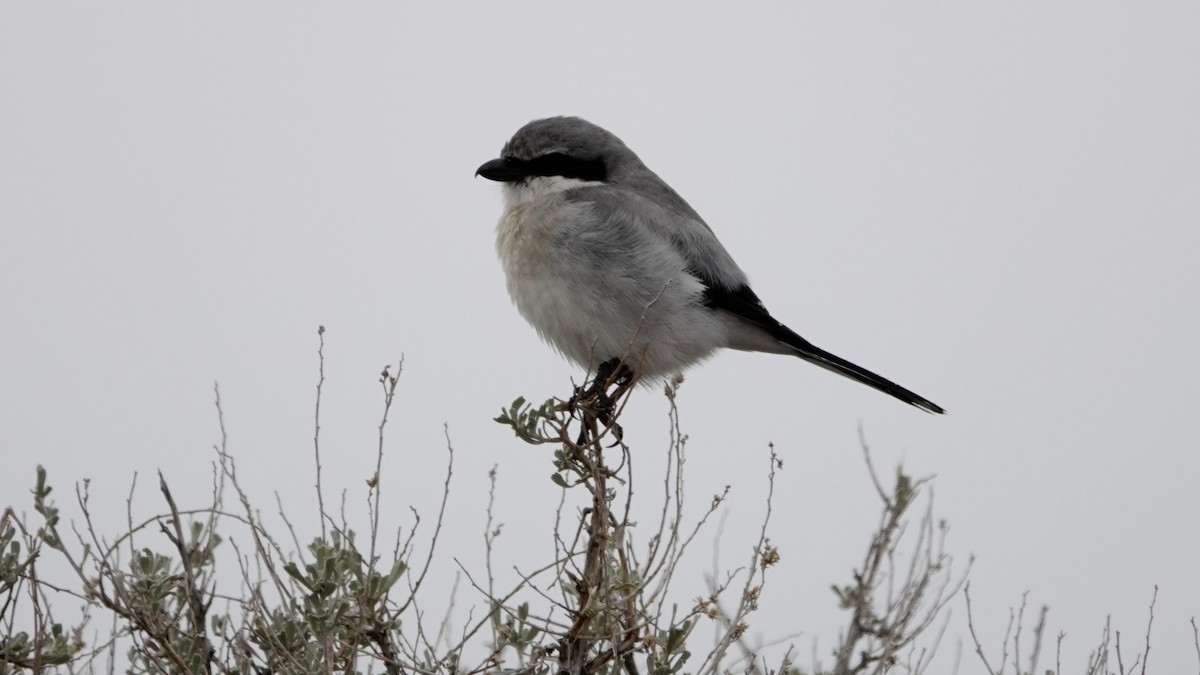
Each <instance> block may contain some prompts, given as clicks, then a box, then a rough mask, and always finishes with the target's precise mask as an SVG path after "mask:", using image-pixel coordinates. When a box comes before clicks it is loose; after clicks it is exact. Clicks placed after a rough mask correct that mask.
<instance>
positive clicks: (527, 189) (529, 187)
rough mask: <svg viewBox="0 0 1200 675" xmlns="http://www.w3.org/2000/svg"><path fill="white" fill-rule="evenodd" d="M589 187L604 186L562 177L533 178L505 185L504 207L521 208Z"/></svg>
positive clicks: (593, 182) (590, 181) (591, 181)
mask: <svg viewBox="0 0 1200 675" xmlns="http://www.w3.org/2000/svg"><path fill="white" fill-rule="evenodd" d="M587 185H603V183H601V182H600V181H593V180H580V179H578V178H564V177H562V176H533V177H531V178H526V179H525V180H522V181H517V182H516V183H505V184H504V205H505V206H507V207H508V208H510V209H511V208H513V207H514V206H520V205H521V204H525V203H528V202H532V201H537V200H539V199H541V198H543V197H551V196H553V195H556V194H558V193H560V192H566V191H567V190H573V189H575V188H578V187H584V186H587Z"/></svg>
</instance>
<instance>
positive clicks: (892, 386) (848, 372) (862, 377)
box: [783, 331, 946, 415]
mask: <svg viewBox="0 0 1200 675" xmlns="http://www.w3.org/2000/svg"><path fill="white" fill-rule="evenodd" d="M789 332H791V331H789ZM792 335H795V336H796V337H797V338H800V341H801V342H803V345H802V346H801V345H798V344H795V343H794V342H793V341H792V340H784V341H783V342H784V343H786V344H787V345H788V346H790V347H792V348H793V349H795V350H796V356H799V357H800V358H802V359H804V360H805V361H808V362H809V363H815V364H816V365H818V366H821V367H822V368H824V369H826V370H831V371H833V372H835V373H837V374H838V375H844V376H846V377H848V378H850V379H852V380H854V381H856V382H862V383H863V384H865V385H867V386H868V387H872V388H875V389H878V390H879V391H882V392H883V393H885V394H888V395H890V396H894V397H895V398H898V399H900V400H901V401H904V402H905V403H907V404H909V405H912V406H916V407H918V408H920V409H921V410H925V411H928V412H931V413H937V414H939V415H940V414H942V413H944V412H946V411H945V410H944V409H943V408H942V407H941V406H940V405H938V404H936V403H934V402H933V401H930V400H929V399H927V398H924V397H921V396H917V395H916V394H914V393H912V392H911V391H909V390H907V389H905V388H904V387H901V386H900V385H898V384H896V383H895V382H892V381H891V380H889V379H887V378H886V377H882V376H880V375H876V374H875V373H872V372H871V371H869V370H867V369H866V368H863V367H862V366H859V365H856V364H853V363H850V362H849V361H847V360H846V359H843V358H842V357H840V356H837V355H834V354H830V353H829V352H827V351H825V350H824V349H821V348H820V347H817V346H815V345H813V344H812V343H811V342H809V341H808V340H805V339H804V338H801V337H800V336H799V335H796V334H795V333H792Z"/></svg>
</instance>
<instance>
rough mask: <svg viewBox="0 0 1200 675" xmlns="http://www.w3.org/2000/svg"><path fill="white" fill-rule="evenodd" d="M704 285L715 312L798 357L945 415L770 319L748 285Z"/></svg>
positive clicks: (914, 404)
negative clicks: (761, 332) (764, 333)
mask: <svg viewBox="0 0 1200 675" xmlns="http://www.w3.org/2000/svg"><path fill="white" fill-rule="evenodd" d="M697 277H698V278H700V279H704V276H703V275H701V274H698V273H697ZM705 283H706V284H708V286H707V287H706V288H705V289H704V303H705V304H706V305H708V306H709V307H714V308H716V309H723V310H725V311H726V312H729V313H731V314H733V315H735V316H738V317H740V318H742V319H745V320H746V321H749V322H750V323H753V324H755V325H757V326H759V327H760V328H762V329H763V330H765V331H767V333H768V334H769V335H770V336H771V337H773V338H775V339H776V340H779V341H780V342H782V343H783V344H785V345H787V346H789V347H791V348H792V349H794V350H796V356H799V357H800V358H802V359H804V360H805V361H808V362H810V363H815V364H817V365H818V366H821V367H822V368H825V369H826V370H832V371H833V372H835V373H837V374H839V375H845V376H846V377H848V378H850V379H852V380H856V381H858V382H862V383H863V384H865V385H867V386H868V387H873V388H875V389H878V390H879V391H882V392H883V393H885V394H889V395H891V396H894V397H896V398H898V399H900V400H901V401H904V402H905V403H907V404H909V405H912V406H916V407H918V408H920V409H921V410H926V411H928V412H931V413H937V414H939V415H940V414H942V413H944V412H946V411H945V410H944V409H943V408H942V407H941V406H940V405H938V404H936V403H934V402H933V401H930V400H929V399H927V398H922V397H920V396H917V395H916V394H914V393H912V392H911V391H909V390H907V389H905V388H904V387H901V386H900V385H898V384H896V383H895V382H892V381H891V380H889V379H887V378H886V377H880V376H879V375H876V374H875V373H872V372H871V371H869V370H867V369H866V368H863V367H861V366H857V365H855V364H853V363H850V362H849V361H847V360H846V359H843V358H842V357H840V356H834V355H833V354H830V353H829V352H827V351H825V350H824V349H821V348H820V347H817V346H816V345H814V344H813V343H811V342H809V341H808V340H805V339H804V338H802V337H800V336H799V335H798V334H797V333H796V331H794V330H792V329H791V328H788V327H787V326H785V325H783V324H782V323H779V321H777V320H776V319H775V317H773V316H771V314H770V313H769V312H768V311H767V308H766V307H764V306H763V304H762V301H761V300H759V299H758V296H757V295H755V294H754V291H752V290H750V287H749V286H742V287H740V288H737V289H734V290H729V289H726V288H722V287H721V286H719V285H717V284H711V283H709V282H707V281H706V282H705Z"/></svg>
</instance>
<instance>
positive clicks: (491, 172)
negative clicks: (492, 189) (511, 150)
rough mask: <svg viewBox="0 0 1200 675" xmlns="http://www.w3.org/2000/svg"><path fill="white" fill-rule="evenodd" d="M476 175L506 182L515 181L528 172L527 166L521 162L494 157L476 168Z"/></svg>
mask: <svg viewBox="0 0 1200 675" xmlns="http://www.w3.org/2000/svg"><path fill="white" fill-rule="evenodd" d="M475 175H476V176H483V177H484V178H486V179H488V180H494V181H500V182H504V183H515V182H517V181H519V180H521V179H522V178H525V176H527V175H528V172H527V171H525V167H523V166H521V163H520V162H516V161H514V160H511V159H504V158H500V159H493V160H492V161H490V162H487V163H486V164H484V165H483V166H481V167H479V168H478V169H476V170H475Z"/></svg>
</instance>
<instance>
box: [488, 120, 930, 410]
mask: <svg viewBox="0 0 1200 675" xmlns="http://www.w3.org/2000/svg"><path fill="white" fill-rule="evenodd" d="M476 175H479V176H483V177H484V178H487V179H490V180H494V181H499V182H500V183H502V184H503V188H504V202H505V205H504V214H503V215H502V216H501V218H500V223H499V225H498V226H497V237H496V248H497V249H498V251H499V254H500V261H501V263H502V264H503V266H504V275H505V279H506V281H507V285H508V293H509V295H510V296H512V299H513V302H514V303H515V304H516V306H517V310H518V311H520V313H521V315H522V316H523V317H525V319H526V320H527V321H528V322H529V323H530V324H532V325H533V327H534V328H535V329H537V331H538V333H539V334H540V335H541V336H542V338H543V339H544V340H546V341H547V342H549V343H550V344H551V345H553V346H554V347H555V348H556V349H558V350H559V351H560V352H562V354H563V355H565V356H566V357H567V358H569V359H570V360H572V361H574V362H576V363H578V364H579V365H581V366H584V367H586V368H589V369H592V370H594V371H596V372H597V373H598V374H600V375H608V374H612V373H614V372H621V373H624V374H626V375H632V374H636V375H637V376H638V377H640V378H651V379H655V378H663V377H668V376H671V375H673V374H674V373H677V372H680V371H682V370H683V369H684V368H686V367H688V366H690V365H692V364H694V363H697V362H699V361H702V360H704V359H706V358H708V357H709V356H711V355H712V354H713V353H714V352H715V351H716V350H718V349H720V348H722V347H728V348H730V349H740V350H744V351H751V352H767V353H771V354H791V355H793V356H798V357H800V358H802V359H804V360H805V361H808V362H810V363H814V364H816V365H818V366H821V367H822V368H825V369H827V370H831V371H833V372H835V373H838V374H839V375H844V376H846V377H848V378H850V379H852V380H856V381H858V382H861V383H863V384H865V385H867V386H870V387H874V388H875V389H878V390H879V391H882V392H884V393H886V394H890V395H892V396H894V397H896V398H898V399H900V400H901V401H904V402H905V403H908V404H911V405H914V406H916V407H918V408H921V409H922V410H927V411H929V412H933V413H942V412H945V411H944V410H943V409H942V408H941V407H940V406H938V405H936V404H934V403H933V402H931V401H929V400H928V399H925V398H922V397H921V396H918V395H916V394H914V393H913V392H911V391H909V390H907V389H905V388H904V387H901V386H900V385H898V384H896V383H894V382H892V381H891V380H888V379H886V378H883V377H881V376H879V375H876V374H875V373H872V372H871V371H869V370H867V369H865V368H862V367H860V366H857V365H855V364H853V363H851V362H849V361H847V360H845V359H843V358H841V357H838V356H835V355H833V354H830V353H829V352H827V351H825V350H823V349H820V348H819V347H816V346H815V345H813V344H812V343H811V342H809V341H808V340H805V339H804V338H802V337H800V336H799V335H797V334H796V333H795V332H793V331H792V330H791V329H790V328H788V327H787V326H785V325H783V324H782V323H780V322H778V321H776V320H775V319H774V318H773V317H772V316H771V315H770V313H768V312H767V309H766V307H764V306H763V303H762V301H760V300H759V299H758V296H757V295H755V294H754V291H752V290H750V286H749V283H748V280H747V278H746V274H745V273H744V272H742V270H741V269H740V268H739V267H738V265H737V263H735V262H734V261H733V258H732V257H730V255H729V253H728V252H727V251H726V250H725V247H723V246H722V245H721V242H719V241H717V237H716V235H715V234H713V231H712V230H711V229H709V227H708V225H707V224H705V222H704V221H703V220H702V219H701V218H700V216H699V215H698V214H697V213H696V212H695V211H693V210H692V207H690V206H688V203H687V202H685V201H684V200H683V198H682V197H680V196H679V195H678V194H676V192H675V191H674V190H672V189H671V187H670V186H669V185H667V184H666V183H665V182H663V180H662V179H661V178H659V177H658V176H657V175H655V173H654V172H653V171H651V170H650V169H648V168H646V165H645V164H643V163H642V161H641V160H640V159H638V156H637V155H636V154H634V153H633V151H632V150H630V149H629V148H627V147H626V146H625V144H624V143H622V142H621V139H619V138H617V137H616V136H614V135H613V134H611V133H609V132H608V131H606V130H604V129H602V128H600V127H598V126H596V125H594V124H592V123H590V122H587V121H585V120H582V119H579V118H578V117H551V118H548V119H543V120H535V121H533V122H530V123H529V124H526V125H525V126H524V127H522V128H521V129H520V130H519V131H517V133H516V134H515V135H514V136H513V137H512V140H510V141H509V142H508V143H507V144H505V146H504V148H503V150H501V152H500V158H499V159H494V160H492V161H490V162H487V163H486V164H484V165H483V166H481V167H479V170H478V171H477V172H476Z"/></svg>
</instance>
